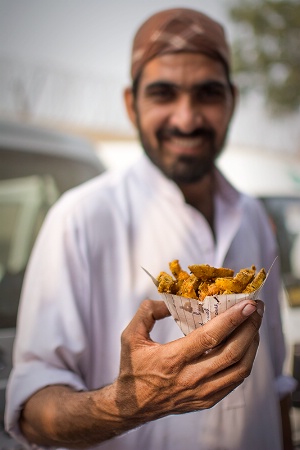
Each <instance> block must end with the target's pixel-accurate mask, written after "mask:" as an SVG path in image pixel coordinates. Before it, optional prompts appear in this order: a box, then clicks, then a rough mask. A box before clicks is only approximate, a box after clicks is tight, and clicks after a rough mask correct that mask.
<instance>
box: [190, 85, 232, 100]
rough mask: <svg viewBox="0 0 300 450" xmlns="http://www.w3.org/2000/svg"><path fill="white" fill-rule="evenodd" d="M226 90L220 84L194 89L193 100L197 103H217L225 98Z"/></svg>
mask: <svg viewBox="0 0 300 450" xmlns="http://www.w3.org/2000/svg"><path fill="white" fill-rule="evenodd" d="M227 92H228V89H227V88H226V87H225V86H224V85H223V84H220V83H209V84H206V85H204V86H201V87H199V88H197V89H195V93H194V99H195V100H197V101H199V102H202V103H203V102H205V103H217V102H222V101H224V100H225V99H226V97H227Z"/></svg>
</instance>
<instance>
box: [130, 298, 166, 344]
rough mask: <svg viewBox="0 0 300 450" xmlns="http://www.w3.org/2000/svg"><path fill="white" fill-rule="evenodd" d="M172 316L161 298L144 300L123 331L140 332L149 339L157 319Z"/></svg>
mask: <svg viewBox="0 0 300 450" xmlns="http://www.w3.org/2000/svg"><path fill="white" fill-rule="evenodd" d="M168 316H170V312H169V310H168V308H167V306H166V305H165V303H164V302H163V301H161V300H144V301H143V302H142V303H141V304H140V306H139V308H138V310H137V312H136V314H135V315H134V317H133V318H132V320H131V321H130V323H129V324H128V325H127V327H126V328H125V330H124V332H123V333H126V334H128V335H130V334H131V333H134V334H135V335H137V334H139V335H140V336H143V337H144V338H146V339H149V334H150V332H151V330H152V328H153V326H154V324H155V322H156V321H157V320H161V319H164V318H165V317H168Z"/></svg>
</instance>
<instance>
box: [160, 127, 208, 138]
mask: <svg viewBox="0 0 300 450" xmlns="http://www.w3.org/2000/svg"><path fill="white" fill-rule="evenodd" d="M157 137H158V139H166V138H170V137H179V138H196V137H207V138H210V139H212V138H214V137H215V132H214V131H213V130H211V129H208V128H196V129H195V130H193V131H191V132H190V133H184V132H183V131H181V130H180V129H179V128H176V127H174V128H162V129H161V130H159V131H158V132H157Z"/></svg>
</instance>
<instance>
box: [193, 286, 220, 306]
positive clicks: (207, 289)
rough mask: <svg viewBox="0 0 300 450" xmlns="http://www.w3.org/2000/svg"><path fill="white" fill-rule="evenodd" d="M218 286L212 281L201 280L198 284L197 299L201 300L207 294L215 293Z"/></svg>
mask: <svg viewBox="0 0 300 450" xmlns="http://www.w3.org/2000/svg"><path fill="white" fill-rule="evenodd" d="M218 290H219V288H217V287H216V285H215V283H214V281H203V282H202V283H200V285H199V289H198V296H199V300H200V301H201V302H203V300H204V299H205V297H207V296H208V295H216V294H217V293H218Z"/></svg>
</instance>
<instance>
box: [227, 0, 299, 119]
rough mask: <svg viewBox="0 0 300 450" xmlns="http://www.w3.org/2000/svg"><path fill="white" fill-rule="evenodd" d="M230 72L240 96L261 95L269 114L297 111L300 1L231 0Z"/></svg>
mask: <svg viewBox="0 0 300 450" xmlns="http://www.w3.org/2000/svg"><path fill="white" fill-rule="evenodd" d="M229 15H230V18H231V20H232V21H233V22H234V23H235V24H236V26H237V30H238V36H239V37H238V39H236V40H235V41H234V42H233V47H232V48H233V70H234V74H235V77H236V80H237V82H238V84H239V87H240V89H241V91H242V92H247V91H249V90H253V89H256V90H258V91H259V92H261V93H262V94H263V95H264V97H265V99H266V104H267V107H268V108H269V109H270V111H271V112H273V113H275V114H277V115H280V114H284V113H290V112H296V111H299V110H300V108H299V105H300V1H299V0H239V1H238V0H234V4H233V5H232V6H231V7H230V9H229Z"/></svg>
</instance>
